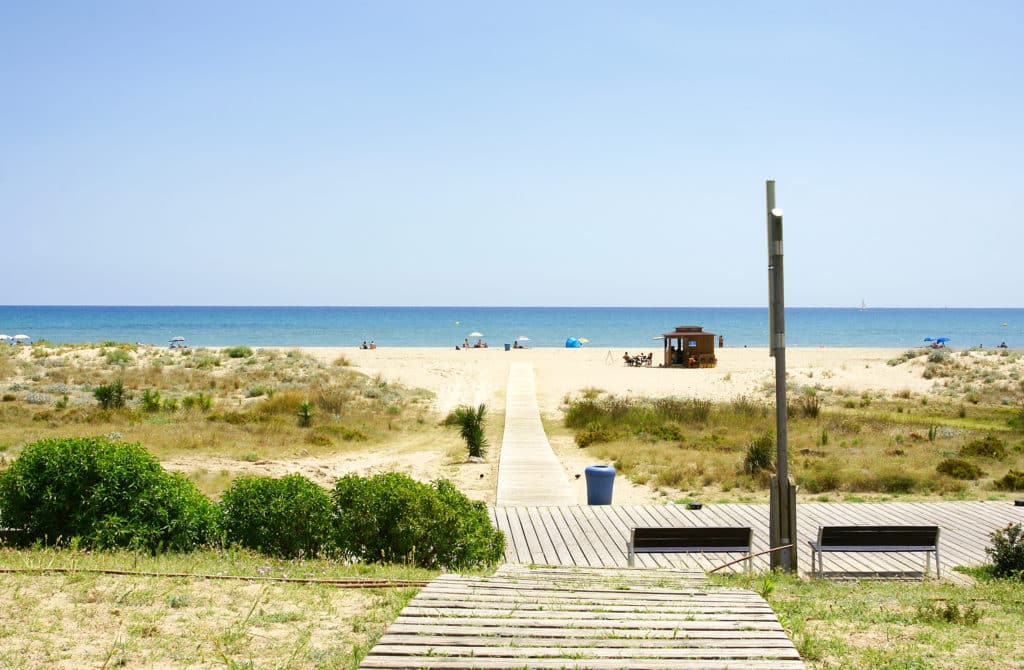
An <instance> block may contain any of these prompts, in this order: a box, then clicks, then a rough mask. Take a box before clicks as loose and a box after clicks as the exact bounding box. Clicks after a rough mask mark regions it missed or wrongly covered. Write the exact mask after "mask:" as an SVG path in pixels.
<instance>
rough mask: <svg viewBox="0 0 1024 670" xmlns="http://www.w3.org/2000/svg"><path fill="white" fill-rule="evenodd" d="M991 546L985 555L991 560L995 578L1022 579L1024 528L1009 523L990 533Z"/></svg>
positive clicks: (1023, 567) (1023, 572)
mask: <svg viewBox="0 0 1024 670" xmlns="http://www.w3.org/2000/svg"><path fill="white" fill-rule="evenodd" d="M991 539H992V544H991V546H988V547H986V548H985V553H986V554H988V557H989V558H990V559H992V574H993V575H994V576H996V577H1010V578H1014V579H1024V526H1022V525H1021V524H1019V523H1011V524H1008V525H1007V526H1006V528H1002V529H1000V530H997V531H995V532H994V533H992V537H991Z"/></svg>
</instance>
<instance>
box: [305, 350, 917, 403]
mask: <svg viewBox="0 0 1024 670" xmlns="http://www.w3.org/2000/svg"><path fill="white" fill-rule="evenodd" d="M303 351H305V352H307V353H309V354H310V355H312V356H315V357H316V358H318V359H320V360H322V361H324V362H330V361H333V360H335V359H336V358H338V357H339V356H342V355H344V356H346V357H347V358H348V359H349V360H351V361H352V363H353V364H354V365H355V366H356V367H357V368H358V369H359V370H360V371H361V372H364V373H366V374H369V375H377V374H379V375H381V376H382V377H384V378H385V379H387V380H388V381H391V382H400V383H402V384H405V385H407V386H415V387H420V388H425V389H429V390H430V391H432V392H433V393H435V394H436V399H435V406H436V408H437V410H438V411H439V412H447V411H448V410H450V409H451V408H453V407H455V406H457V405H460V404H478V403H481V402H485V403H488V404H491V405H493V406H495V407H499V406H502V403H503V402H504V392H505V385H506V382H507V379H508V366H509V364H510V363H512V362H514V361H519V362H523V361H528V362H530V363H532V364H533V369H534V375H535V377H536V384H537V402H538V404H539V405H540V409H541V413H542V414H544V415H545V416H546V417H549V418H550V417H555V416H557V414H558V410H559V407H560V406H561V404H562V401H563V399H564V398H565V396H566V394H571V393H575V392H578V391H579V390H581V389H584V388H598V389H601V390H603V391H606V392H608V393H613V394H616V395H624V396H652V397H658V396H669V395H675V396H683V397H694V398H703V399H708V400H728V399H731V398H735V397H737V396H742V395H753V396H764V397H768V396H770V395H772V394H773V393H774V386H773V384H774V372H775V361H774V359H772V358H771V357H770V356H769V355H768V349H767V348H741V349H730V348H728V347H726V348H724V349H718V350H717V355H718V366H717V367H715V368H704V369H680V368H658V367H657V365H656V364H657V361H658V359H659V358H660V357H661V355H662V351H661V345H660V343H659V344H658V346H657V348H651V347H647V348H642V347H640V346H637V347H635V348H626V349H614V350H613V349H589V348H582V349H564V348H539V349H520V350H512V351H505V350H504V348H499V347H491V348H487V349H467V350H459V351H457V350H455V349H454V348H451V349H447V348H445V349H441V348H394V349H392V348H379V349H372V350H370V349H366V350H364V349H359V348H356V347H310V348H304V349H303ZM626 351H629V352H631V353H639V352H641V351H644V352H653V353H654V355H655V359H654V360H655V365H654V366H652V367H650V368H632V367H627V366H626V365H625V364H624V363H623V360H622V356H623V354H624V353H625V352H626ZM903 351H904V350H903V349H873V348H835V349H828V348H813V349H810V348H804V349H789V350H787V352H786V357H787V372H788V375H789V380H790V383H791V384H795V385H797V386H814V385H816V384H820V385H822V386H824V387H829V388H833V389H847V390H850V391H853V392H856V393H861V392H863V391H879V392H885V393H895V392H898V391H900V390H903V389H908V390H910V391H912V392H914V393H924V392H927V391H928V390H929V389H931V388H932V386H933V383H932V381H929V380H927V379H924V378H922V377H921V374H920V371H919V370H916V369H912V368H910V367H909V366H906V365H903V366H896V367H893V366H889V365H887V364H886V361H888V360H890V359H892V358H894V357H896V356H899V355H900V354H902V353H903Z"/></svg>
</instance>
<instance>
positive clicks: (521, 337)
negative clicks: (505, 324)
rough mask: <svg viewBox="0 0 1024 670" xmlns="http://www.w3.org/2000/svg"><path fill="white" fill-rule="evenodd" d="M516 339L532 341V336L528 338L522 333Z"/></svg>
mask: <svg viewBox="0 0 1024 670" xmlns="http://www.w3.org/2000/svg"><path fill="white" fill-rule="evenodd" d="M516 339H518V340H519V341H520V342H529V341H530V338H528V337H527V336H526V335H520V336H519V337H518V338H516Z"/></svg>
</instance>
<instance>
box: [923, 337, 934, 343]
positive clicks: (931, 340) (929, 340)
mask: <svg viewBox="0 0 1024 670" xmlns="http://www.w3.org/2000/svg"><path fill="white" fill-rule="evenodd" d="M924 341H925V342H934V341H935V338H934V337H926V338H924Z"/></svg>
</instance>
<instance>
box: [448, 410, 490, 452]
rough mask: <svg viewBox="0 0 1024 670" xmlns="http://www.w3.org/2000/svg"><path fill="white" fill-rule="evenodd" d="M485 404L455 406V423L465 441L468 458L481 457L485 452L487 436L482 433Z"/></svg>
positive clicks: (485, 411)
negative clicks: (474, 406)
mask: <svg viewBox="0 0 1024 670" xmlns="http://www.w3.org/2000/svg"><path fill="white" fill-rule="evenodd" d="M486 413H487V406H486V405H484V404H482V403H481V404H480V406H479V407H476V408H473V407H469V406H467V405H461V406H459V407H456V408H455V412H454V415H455V425H457V426H458V427H459V435H460V436H462V439H463V440H465V441H466V448H467V449H468V450H469V456H470V458H483V457H484V454H486V453H487V437H486V436H485V435H484V415H485V414H486Z"/></svg>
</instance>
